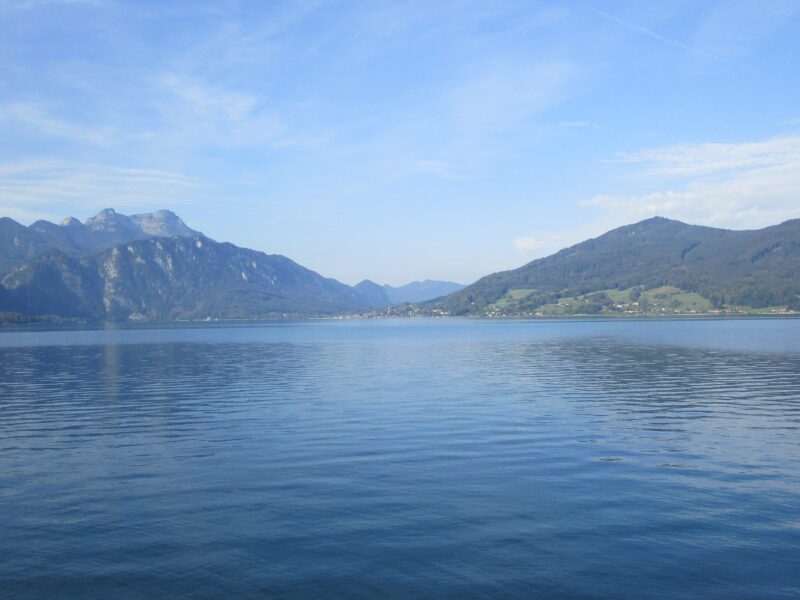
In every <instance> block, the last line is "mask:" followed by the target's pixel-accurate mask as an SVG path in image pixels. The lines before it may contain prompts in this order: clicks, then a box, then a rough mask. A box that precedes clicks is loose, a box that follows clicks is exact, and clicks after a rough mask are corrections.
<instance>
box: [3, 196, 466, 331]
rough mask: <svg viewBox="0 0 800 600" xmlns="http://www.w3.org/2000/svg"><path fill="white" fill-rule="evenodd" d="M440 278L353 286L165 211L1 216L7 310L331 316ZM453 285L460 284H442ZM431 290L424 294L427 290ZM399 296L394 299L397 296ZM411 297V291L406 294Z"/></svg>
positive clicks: (418, 294)
mask: <svg viewBox="0 0 800 600" xmlns="http://www.w3.org/2000/svg"><path fill="white" fill-rule="evenodd" d="M437 283H439V282H415V283H413V284H409V286H402V287H400V288H391V287H390V286H378V287H379V288H380V290H381V294H380V296H379V297H374V296H373V295H371V293H370V292H371V290H369V289H367V288H366V286H361V287H359V286H356V287H351V286H348V285H345V284H343V283H340V282H338V281H336V280H334V279H330V278H326V277H323V276H322V275H319V274H318V273H315V272H314V271H311V270H310V269H307V268H305V267H303V266H301V265H299V264H297V263H296V262H294V261H292V260H290V259H289V258H286V257H285V256H280V255H269V254H265V253H263V252H258V251H255V250H248V249H245V248H239V247H237V246H234V245H233V244H229V243H219V242H216V241H214V240H212V239H210V238H208V237H206V236H204V235H203V234H202V233H200V232H199V231H196V230H194V229H191V228H190V227H188V226H187V225H186V224H185V223H184V222H183V221H182V220H181V219H180V217H178V216H177V215H176V214H174V213H173V212H171V211H167V210H162V211H157V212H154V213H147V214H138V215H130V216H126V215H123V214H120V213H117V212H116V211H114V210H113V209H106V210H103V211H101V212H100V213H98V214H97V215H96V216H94V217H92V218H90V219H88V220H86V221H85V222H81V221H79V220H77V219H75V218H72V217H70V218H67V219H65V220H64V221H63V222H62V223H61V224H54V223H50V222H48V221H37V222H35V223H33V224H32V225H30V226H29V227H25V226H24V225H21V224H19V223H17V222H16V221H14V220H12V219H9V218H2V219H0V313H6V314H8V313H16V314H19V315H31V316H35V315H57V316H60V317H66V318H81V319H93V320H94V319H98V320H99V319H108V320H126V319H127V320H130V319H132V320H137V319H148V320H175V319H203V318H224V319H245V318H246V319H254V318H270V317H274V316H311V315H320V316H322V315H334V314H341V313H353V312H362V311H368V310H371V309H374V308H377V307H385V306H387V305H389V304H391V303H394V302H400V301H405V300H395V298H409V297H413V298H414V299H418V298H421V299H422V300H427V299H430V298H434V297H436V296H439V295H442V293H444V292H442V291H441V290H443V289H451V288H441V287H437ZM445 285H451V286H452V285H454V284H445ZM426 290H427V294H428V295H426ZM390 292H391V293H392V294H395V292H396V295H390ZM404 294H405V295H404Z"/></svg>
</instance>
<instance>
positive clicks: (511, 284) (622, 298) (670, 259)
mask: <svg viewBox="0 0 800 600" xmlns="http://www.w3.org/2000/svg"><path fill="white" fill-rule="evenodd" d="M769 307H776V308H787V309H791V310H800V219H794V220H791V221H786V222H784V223H781V224H779V225H774V226H772V227H766V228H764V229H757V230H748V231H731V230H726V229H716V228H712V227H702V226H698V225H688V224H686V223H682V222H680V221H674V220H670V219H665V218H662V217H654V218H651V219H647V220H645V221H641V222H639V223H635V224H633V225H627V226H624V227H620V228H618V229H614V230H612V231H609V232H608V233H606V234H604V235H601V236H600V237H597V238H594V239H590V240H587V241H585V242H582V243H580V244H577V245H575V246H572V247H570V248H566V249H564V250H561V251H560V252H557V253H556V254H553V255H552V256H548V257H546V258H541V259H538V260H534V261H532V262H530V263H528V264H526V265H524V266H522V267H520V268H518V269H514V270H511V271H504V272H500V273H494V274H492V275H488V276H486V277H483V278H482V279H480V280H478V281H476V282H475V283H473V284H472V285H470V286H467V287H466V288H464V289H462V290H459V291H457V292H455V293H453V294H450V295H448V296H447V297H446V298H443V299H440V300H434V301H431V302H428V303H425V304H424V305H423V307H422V308H423V312H429V313H434V314H450V315H502V314H593V313H604V312H648V311H649V312H653V311H655V312H715V311H723V310H725V311H727V310H739V309H743V308H756V309H765V308H769Z"/></svg>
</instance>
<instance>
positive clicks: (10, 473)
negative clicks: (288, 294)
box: [0, 319, 800, 599]
mask: <svg viewBox="0 0 800 600" xmlns="http://www.w3.org/2000/svg"><path fill="white" fill-rule="evenodd" d="M799 461H800V320H790V319H783V320H740V321H734V320H717V321H713V320H711V321H701V320H697V321H646V320H641V321H561V322H558V321H547V322H542V321H538V322H524V321H502V322H497V321H459V320H441V321H369V322H324V321H321V322H303V323H281V324H266V325H258V326H238V327H219V326H216V327H215V326H209V327H182V328H172V329H167V328H164V329H121V330H93V331H88V330H87V331H80V330H73V331H67V330H63V331H50V332H45V331H10V330H6V331H5V332H3V333H0V598H4V599H12V598H59V599H61V598H70V599H71V598H81V599H85V598H115V599H127V598H142V599H144V598H147V599H152V598H170V599H174V598H364V599H367V598H368V599H378V598H526V599H527V598H614V599H621V598H698V599H699V598H725V599H729V598H760V599H763V598H797V597H800V462H799Z"/></svg>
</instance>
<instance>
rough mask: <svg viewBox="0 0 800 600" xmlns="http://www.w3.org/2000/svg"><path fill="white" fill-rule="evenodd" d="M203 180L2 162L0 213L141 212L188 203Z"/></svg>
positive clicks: (152, 171)
mask: <svg viewBox="0 0 800 600" xmlns="http://www.w3.org/2000/svg"><path fill="white" fill-rule="evenodd" d="M200 187H201V182H199V181H198V180H196V179H193V178H190V177H186V176H184V175H182V174H180V173H173V172H169V171H163V170H159V169H148V168H134V167H117V166H109V165H100V164H80V163H70V162H65V161H59V160H47V159H44V160H27V161H19V162H11V163H5V164H0V211H2V214H9V215H12V216H13V215H15V214H16V215H28V217H23V218H32V217H34V216H35V217H36V218H51V217H52V216H54V215H60V216H61V217H63V216H66V214H67V213H68V212H71V211H73V210H75V209H76V208H77V209H78V210H81V211H95V210H99V209H102V208H106V207H108V206H113V207H115V208H121V209H133V210H135V211H138V210H140V209H143V208H145V207H164V206H167V205H169V206H173V205H181V204H184V203H187V202H190V201H191V200H192V199H193V197H194V195H195V194H196V192H197V190H198V189H199V188H200Z"/></svg>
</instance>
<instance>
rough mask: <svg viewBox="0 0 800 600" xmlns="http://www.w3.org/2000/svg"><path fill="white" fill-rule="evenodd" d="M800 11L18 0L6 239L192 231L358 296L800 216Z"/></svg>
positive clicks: (9, 11) (4, 167)
mask: <svg viewBox="0 0 800 600" xmlns="http://www.w3.org/2000/svg"><path fill="white" fill-rule="evenodd" d="M799 17H800V2H798V1H796V0H795V1H786V2H783V1H781V0H770V1H767V2H764V1H760V2H750V1H737V0H724V1H718V2H700V1H696V0H691V1H682V0H670V1H664V2H532V1H527V2H497V1H495V2H471V1H469V0H460V1H457V2H447V1H440V2H436V1H431V0H428V1H424V2H423V1H420V2H413V1H412V2H402V1H399V0H395V1H389V2H382V1H380V0H370V1H366V2H358V1H350V2H315V1H307V2H234V1H231V2H224V1H221V2H203V1H202V0H198V1H192V2H188V1H187V2H169V3H167V2H152V3H150V2H146V1H137V2H122V1H120V0H0V140H2V143H1V144H0V214H1V215H7V216H11V217H13V218H15V219H17V220H19V221H21V222H23V223H26V224H27V223H30V222H32V221H33V220H35V219H37V218H46V219H50V220H60V219H61V218H63V217H65V216H67V215H74V216H76V217H78V218H80V219H85V218H86V217H88V216H91V215H92V214H94V213H96V212H97V211H98V210H100V209H102V208H105V207H108V206H112V207H115V208H116V209H117V210H119V211H121V212H126V213H136V212H146V211H150V210H155V209H159V208H171V209H173V210H175V211H176V212H177V213H178V214H180V215H181V216H183V217H184V219H185V220H186V221H187V223H188V224H189V225H191V226H193V227H195V228H197V229H200V230H202V231H204V232H205V233H206V234H207V235H209V236H210V237H213V238H215V239H218V240H224V241H232V242H234V243H236V244H239V245H243V246H247V247H251V248H256V249H258V250H263V251H266V252H269V253H279V254H285V255H287V256H289V257H291V258H293V259H294V260H297V261H298V262H300V263H301V264H303V265H305V266H308V267H310V268H313V269H315V270H317V271H319V272H321V273H323V274H325V275H328V276H331V277H336V278H338V279H340V280H342V281H345V282H347V283H355V282H357V281H359V280H361V279H363V278H370V279H373V280H375V281H378V282H381V283H383V282H387V283H393V284H400V283H404V282H407V281H410V280H413V279H423V278H436V279H451V280H456V281H461V282H465V283H467V282H470V281H472V280H474V279H476V278H477V277H479V276H481V275H484V274H487V273H490V272H494V271H498V270H501V269H507V268H513V267H516V266H520V265H522V264H524V263H526V262H528V261H529V260H531V259H533V258H536V257H539V256H543V255H546V254H549V253H551V252H553V251H555V250H558V249H559V248H561V247H563V246H565V245H568V244H571V243H574V242H577V241H580V240H582V239H585V238H587V237H591V236H593V235H597V234H599V233H602V232H603V231H605V230H607V229H609V228H611V227H614V226H618V225H622V224H625V223H629V222H633V221H637V220H640V219H643V218H646V217H649V216H653V215H656V214H658V215H663V216H667V217H672V218H677V219H681V220H685V221H689V222H693V223H702V224H708V225H714V226H721V227H730V228H751V227H761V226H764V225H769V224H773V223H777V222H780V221H782V220H785V219H788V218H792V217H800V68H798V64H800V18H799Z"/></svg>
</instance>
